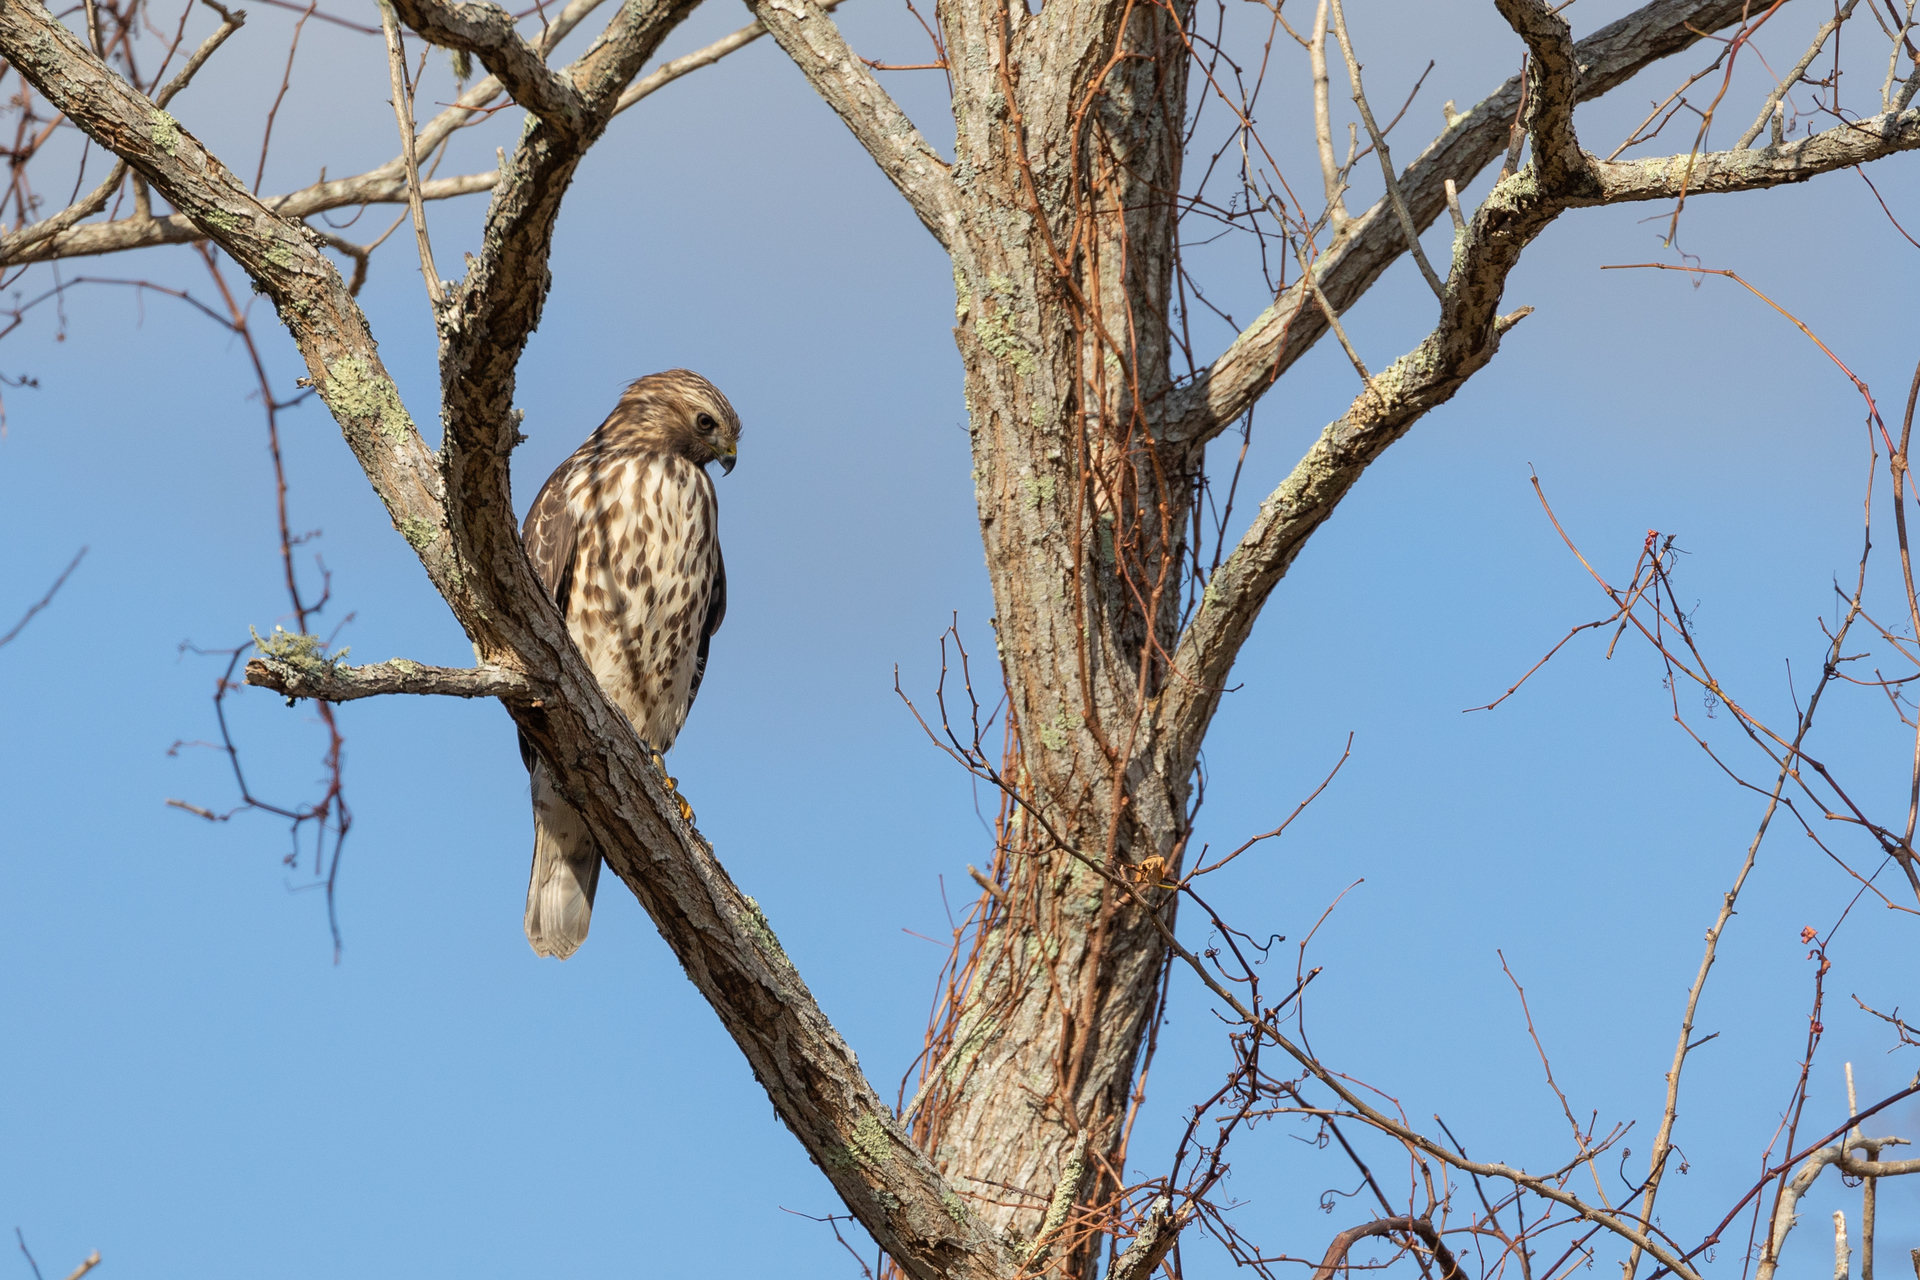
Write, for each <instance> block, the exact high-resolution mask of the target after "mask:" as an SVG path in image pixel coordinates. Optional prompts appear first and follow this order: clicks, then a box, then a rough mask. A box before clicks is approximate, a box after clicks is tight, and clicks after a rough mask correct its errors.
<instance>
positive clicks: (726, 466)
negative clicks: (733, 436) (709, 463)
mask: <svg viewBox="0 0 1920 1280" xmlns="http://www.w3.org/2000/svg"><path fill="white" fill-rule="evenodd" d="M739 460H740V451H739V450H738V449H737V448H736V449H731V450H729V451H728V452H726V453H720V454H715V455H714V461H715V462H718V463H719V464H720V474H721V475H723V476H730V475H732V474H733V464H734V463H736V462H738V461H739Z"/></svg>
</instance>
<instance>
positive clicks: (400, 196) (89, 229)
mask: <svg viewBox="0 0 1920 1280" xmlns="http://www.w3.org/2000/svg"><path fill="white" fill-rule="evenodd" d="M135 180H136V181H137V182H139V181H144V180H143V179H137V178H136V179H135ZM499 180H500V174H499V172H498V171H496V170H489V171H488V172H486V173H469V174H463V175H461V176H460V177H457V178H434V179H430V180H428V181H426V182H422V183H421V184H420V198H421V199H423V200H451V199H453V198H454V197H456V196H465V195H473V194H476V193H478V192H481V191H491V190H493V188H494V185H495V184H496V183H497V182H499ZM406 202H407V180H406V178H405V176H403V175H401V176H385V175H381V174H380V172H379V170H374V171H372V172H369V173H364V174H360V175H359V176H357V177H352V178H337V179H334V180H332V181H329V182H322V183H316V184H315V185H313V186H311V187H306V188H303V189H302V190H300V191H295V192H291V193H289V194H287V195H283V196H270V197H267V198H264V199H262V200H261V201H260V205H261V207H263V208H265V209H269V210H271V211H273V212H275V213H278V214H281V215H283V216H285V217H288V218H309V217H312V216H313V215H314V214H316V213H325V212H326V211H327V210H329V209H342V208H346V207H348V206H350V205H360V204H405V203H406ZM103 203H104V202H103ZM316 234H318V233H316ZM205 239H207V233H206V232H205V231H203V230H201V229H200V227H199V225H198V224H196V223H195V222H194V221H193V219H191V218H189V217H187V216H186V215H185V214H183V213H175V214H169V215H168V216H166V217H164V218H154V217H141V216H138V214H137V213H136V216H134V217H131V218H120V219H116V220H115V221H113V222H91V223H87V224H86V225H84V226H78V227H71V228H69V229H67V230H65V231H61V232H57V233H56V234H54V235H52V236H49V237H47V238H46V239H45V240H42V241H41V242H40V243H38V244H35V245H30V246H29V247H28V248H26V249H24V250H22V251H21V252H19V253H18V254H17V255H13V254H6V253H5V252H4V249H3V248H0V262H3V263H5V264H6V265H8V266H15V265H19V264H22V263H28V262H47V261H50V260H52V259H56V258H86V257H93V256H95V255H98V254H103V253H119V252H121V251H122V250H125V249H146V248H150V247H152V246H154V245H162V244H194V243H197V242H199V241H201V240H205ZM0 245H4V242H0Z"/></svg>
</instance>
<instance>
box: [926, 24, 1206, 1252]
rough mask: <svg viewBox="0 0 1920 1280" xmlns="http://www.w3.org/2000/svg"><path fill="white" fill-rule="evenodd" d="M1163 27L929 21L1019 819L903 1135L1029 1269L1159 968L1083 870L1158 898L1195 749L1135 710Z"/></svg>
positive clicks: (1154, 591)
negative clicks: (1025, 1249)
mask: <svg viewBox="0 0 1920 1280" xmlns="http://www.w3.org/2000/svg"><path fill="white" fill-rule="evenodd" d="M1186 11H1187V10H1186V7H1185V6H1184V5H1183V6H1180V7H1179V8H1178V9H1177V10H1176V11H1173V12H1170V11H1169V10H1168V9H1166V8H1163V7H1158V6H1148V5H1142V6H1139V7H1137V8H1133V9H1132V10H1131V11H1130V12H1128V11H1126V10H1123V9H1120V8H1119V7H1118V6H1087V7H1085V8H1084V9H1083V8H1081V7H1077V6H1052V5H1050V6H1048V7H1047V8H1046V9H1044V10H1042V12H1041V13H1039V14H1036V15H1027V14H1025V13H1023V12H1021V11H1020V10H1018V9H1016V10H1014V11H1012V13H1011V14H1010V15H1006V16H1005V18H1004V21H1005V23H1006V25H1005V26H1004V27H1003V26H1002V25H1001V24H1002V21H1003V14H1004V12H1005V11H1002V10H999V9H997V7H995V6H993V5H991V4H984V5H976V6H968V5H952V6H948V7H947V8H945V9H944V10H943V13H942V18H943V22H944V25H945V29H946V38H947V44H948V48H949V51H950V52H949V64H950V66H951V68H952V71H953V75H954V78H955V85H956V91H955V114H956V117H957V119H958V122H959V138H958V146H957V155H956V159H955V165H954V173H955V178H956V186H957V187H958V190H959V193H960V200H959V204H960V216H959V228H958V230H959V235H958V236H957V237H956V241H955V243H954V245H953V246H952V247H953V250H954V262H955V269H954V282H955V288H956V292H957V295H958V305H957V308H956V310H957V318H958V321H959V324H958V327H957V328H956V330H955V337H956V340H957V341H958V343H959V346H960V351H961V355H962V357H963V359H964V361H965V366H966V389H967V406H968V418H969V425H970V430H971V433H972V439H973V458H974V477H975V481H976V485H977V497H978V502H979V511H980V524H981V532H982V536H983V538H984V540H985V544H986V553H987V563H988V567H989V571H990V573H991V576H992V583H993V591H994V599H995V604H996V608H997V616H996V618H995V620H994V626H995V629H996V632H997V638H998V647H999V652H1000V660H1001V664H1002V668H1003V671H1004V674H1005V679H1006V683H1007V689H1008V693H1009V698H1010V716H1011V719H1012V724H1013V726H1014V732H1013V733H1012V734H1011V735H1010V736H1009V745H1008V748H1007V753H1006V758H1005V763H1004V766H1003V767H1002V770H1001V773H1002V776H1003V777H1005V778H1006V779H1007V780H1008V781H1009V783H1010V784H1011V786H1012V788H1013V790H1014V791H1015V792H1016V793H1017V794H1018V795H1019V796H1020V797H1021V801H1022V803H1021V804H1020V805H1019V806H1018V808H1017V809H1016V810H1015V811H1014V813H1013V814H1012V816H1011V820H1010V821H1008V822H1006V823H1003V833H1004V837H1003V840H1002V848H1001V849H1000V850H999V851H998V852H999V856H998V859H997V866H996V874H997V875H998V877H999V879H1000V881H1001V884H1002V885H1003V887H1004V896H995V895H991V894H990V895H988V896H987V897H986V898H984V899H983V900H982V903H981V912H982V916H981V921H980V927H979V930H978V934H977V936H976V939H975V951H974V955H973V957H972V965H971V974H972V979H971V983H970V986H969V989H968V990H967V992H966V994H965V997H964V999H963V1000H962V1001H961V1002H959V1004H958V1006H957V1007H955V1008H953V1009H951V1010H949V1015H948V1020H947V1026H946V1027H945V1028H944V1029H943V1035H942V1037H941V1041H940V1043H941V1044H942V1045H943V1046H944V1047H943V1048H942V1049H941V1050H940V1054H941V1056H943V1057H944V1059H945V1060H944V1061H943V1062H932V1061H930V1063H929V1069H930V1070H932V1069H935V1068H937V1069H939V1070H940V1072H941V1074H940V1076H939V1077H938V1079H937V1080H936V1081H935V1083H934V1084H933V1086H932V1088H931V1089H930V1090H929V1096H928V1098H927V1106H926V1108H925V1111H924V1112H923V1116H924V1118H923V1120H922V1123H921V1126H920V1128H919V1130H918V1131H917V1136H919V1137H920V1138H921V1139H922V1141H923V1142H925V1143H926V1144H927V1149H928V1150H929V1152H930V1153H931V1154H932V1155H933V1157H934V1161H935V1165H936V1167H938V1168H940V1169H941V1170H942V1171H943V1172H944V1173H946V1174H947V1175H948V1176H949V1177H950V1178H952V1179H954V1180H955V1182H956V1185H957V1186H958V1187H959V1188H960V1190H961V1191H962V1193H963V1194H968V1195H970V1196H974V1197H978V1199H977V1200H976V1204H977V1205H978V1207H979V1210H980V1212H981V1213H982V1215H983V1216H984V1217H985V1218H986V1219H987V1220H988V1221H989V1222H990V1223H991V1224H992V1225H995V1226H997V1227H1001V1228H1004V1229H1007V1230H1009V1231H1011V1232H1013V1233H1014V1234H1015V1235H1016V1236H1017V1237H1019V1238H1021V1239H1024V1240H1026V1241H1028V1242H1029V1244H1030V1245H1033V1246H1036V1252H1035V1255H1034V1256H1035V1257H1036V1258H1037V1257H1038V1250H1039V1249H1046V1250H1047V1251H1048V1252H1051V1253H1055V1254H1065V1253H1070V1252H1076V1251H1079V1250H1076V1247H1075V1241H1076V1240H1078V1239H1082V1238H1084V1235H1085V1233H1083V1232H1082V1233H1076V1232H1073V1231H1072V1230H1071V1228H1070V1227H1066V1226H1065V1225H1063V1223H1062V1221H1061V1219H1060V1214H1061V1211H1062V1210H1064V1209H1065V1207H1066V1206H1067V1205H1068V1204H1069V1203H1070V1202H1071V1200H1072V1199H1073V1198H1075V1197H1077V1198H1078V1199H1080V1200H1081V1201H1083V1202H1086V1203H1090V1204H1091V1203H1098V1202H1100V1201H1101V1200H1104V1199H1108V1198H1110V1196H1111V1193H1112V1192H1113V1191H1116V1190H1117V1189H1118V1186H1119V1180H1118V1174H1119V1170H1120V1168H1121V1167H1122V1164H1123V1158H1124V1145H1125V1137H1126V1129H1127V1125H1126V1119H1127V1111H1128V1096H1129V1092H1130V1090H1131V1087H1132V1082H1133V1078H1134V1073H1135V1070H1134V1069H1135V1064H1136V1062H1137V1061H1138V1059H1139V1057H1140V1051H1141V1045H1142V1042H1143V1038H1144V1035H1145V1032H1146V1030H1147V1027H1148V1025H1149V1023H1150V1021H1151V1020H1152V1014H1153V1010H1154V1007H1155V999H1156V993H1157V991H1158V989H1159V986H1160V978H1161V974H1162V962H1163V958H1164V947H1163V945H1162V942H1161V939H1160V936H1159V933H1158V931H1157V930H1156V929H1155V928H1154V927H1153V925H1152V923H1151V922H1150V921H1149V920H1147V919H1146V918H1145V916H1144V914H1143V913H1142V912H1141V911H1140V910H1139V909H1138V908H1137V907H1132V906H1129V905H1128V904H1126V903H1125V902H1124V900H1123V899H1124V895H1123V894H1121V893H1119V892H1118V891H1116V890H1115V889H1114V888H1113V887H1111V886H1110V885H1108V884H1106V883H1105V882H1104V881H1103V880H1102V879H1101V878H1100V877H1099V876H1098V875H1096V874H1094V872H1093V871H1092V870H1091V869H1090V867H1089V866H1088V865H1086V863H1089V862H1090V863H1093V864H1097V865H1101V866H1106V867H1109V868H1112V869H1121V868H1123V867H1127V868H1132V869H1133V870H1131V871H1129V872H1127V873H1128V874H1132V875H1134V876H1135V878H1138V879H1141V880H1143V881H1146V882H1157V881H1158V880H1159V879H1160V878H1161V877H1160V875H1158V874H1153V871H1154V869H1155V868H1160V867H1165V868H1172V867H1176V866H1177V865H1178V864H1179V861H1180V857H1181V853H1182V850H1183V847H1184V842H1185V838H1186V832H1187V823H1188V801H1189V794H1190V777H1191V773H1192V762H1193V755H1192V752H1191V750H1190V749H1188V747H1187V745H1186V744H1178V743H1169V742H1166V741H1164V740H1163V735H1162V734H1161V733H1160V731H1159V729H1160V726H1159V725H1158V724H1157V723H1156V718H1155V714H1154V713H1155V705H1156V697H1157V695H1158V693H1159V692H1160V686H1161V684H1162V682H1163V681H1164V680H1165V678H1166V674H1167V671H1168V656H1169V655H1170V654H1171V653H1172V652H1173V650H1174V647H1175V644H1176V642H1177V640H1178V636H1179V626H1180V622H1181V613H1182V595H1181V591H1182V587H1183V584H1184V582H1185V577H1184V575H1183V573H1182V568H1183V562H1184V559H1185V557H1186V556H1187V554H1188V540H1187V537H1186V527H1187V521H1188V519H1189V513H1190V510H1191V506H1192V502H1193V498H1194V494H1195V491H1196V486H1197V484H1198V480H1199V467H1200V461H1201V450H1200V449H1199V448H1195V447H1185V448H1181V447H1163V446H1161V445H1159V444H1157V443H1156V440H1155V431H1154V425H1153V424H1154V417H1153V415H1154V413H1155V410H1156V407H1157V406H1158V405H1159V404H1160V403H1161V402H1162V401H1163V399H1164V397H1165V395H1166V392H1167V390H1168V388H1169V387H1170V385H1171V374H1170V362H1169V349H1170V347H1169V332H1168V328H1167V320H1166V317H1167V315H1168V313H1169V302H1170V299H1171V293H1172V288H1173V272H1174V266H1175V259H1176V254H1177V241H1176V227H1175V224H1176V217H1175V215H1176V212H1177V204H1176V201H1175V198H1174V197H1175V194H1176V193H1177V191H1178V189H1179V179H1180V161H1181V143H1182V138H1183V132H1184V131H1183V128H1182V123H1183V113H1184V109H1185V101H1186V69H1187V64H1188V58H1187V53H1186V50H1185V47H1184V43H1183V35H1182V32H1181V31H1180V29H1179V26H1178V23H1179V22H1180V21H1183V20H1184V15H1185V13H1186ZM1102 21H1104V22H1106V23H1109V24H1115V25H1109V26H1107V27H1098V26H1084V25H1075V24H1090V23H1099V22H1102ZM1156 859H1157V860H1158V861H1153V860H1156ZM1143 864H1144V867H1143ZM1163 909H1164V910H1165V911H1166V912H1167V913H1168V916H1169V920H1170V916H1171V911H1172V904H1171V902H1170V901H1169V902H1168V903H1167V904H1166V906H1165V907H1164V908H1163ZM931 1056H932V1055H930V1057H931ZM1011 1081H1019V1082H1020V1085H1019V1086H1018V1087H1009V1082H1011ZM1083 1134H1084V1135H1085V1140H1084V1144H1082V1135H1083ZM1081 1150H1083V1151H1084V1153H1085V1154H1084V1159H1077V1158H1075V1155H1074V1153H1075V1152H1076V1151H1081ZM1063 1183H1064V1184H1066V1185H1064V1186H1063V1185H1062V1184H1063ZM1076 1184H1077V1185H1076ZM1063 1195H1064V1197H1065V1198H1063ZM1049 1210H1051V1212H1049ZM1043 1233H1044V1234H1045V1235H1046V1236H1047V1239H1046V1240H1044V1241H1036V1240H1035V1237H1036V1236H1038V1235H1040V1234H1043ZM1082 1252H1083V1251H1082ZM1081 1261H1082V1265H1084V1264H1085V1263H1086V1262H1087V1261H1090V1257H1083V1258H1082V1260H1081Z"/></svg>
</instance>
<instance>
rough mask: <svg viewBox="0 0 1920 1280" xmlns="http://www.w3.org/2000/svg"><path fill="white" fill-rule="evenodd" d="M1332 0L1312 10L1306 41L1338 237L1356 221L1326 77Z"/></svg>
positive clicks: (1316, 128)
mask: <svg viewBox="0 0 1920 1280" xmlns="http://www.w3.org/2000/svg"><path fill="white" fill-rule="evenodd" d="M1331 5H1332V0H1320V3H1319V5H1318V7H1316V8H1315V9H1314V11H1313V35H1312V36H1311V37H1309V38H1308V41H1307V60H1308V63H1309V65H1310V66H1311V68H1312V71H1313V137H1314V142H1315V144H1316V145H1317V146H1318V147H1319V148H1320V181H1321V184H1322V185H1323V186H1325V187H1326V189H1327V222H1328V223H1329V224H1330V225H1331V226H1332V227H1333V233H1334V235H1335V236H1336V237H1337V236H1339V235H1340V234H1341V233H1342V232H1344V231H1345V230H1346V228H1347V224H1348V223H1350V222H1352V221H1353V215H1352V214H1350V213H1348V212H1347V199H1346V190H1347V188H1346V183H1345V182H1344V181H1342V179H1341V174H1340V160H1339V157H1338V156H1336V155H1334V153H1333V103H1332V101H1331V94H1330V93H1329V85H1328V77H1327V16H1328V12H1329V10H1330V8H1331Z"/></svg>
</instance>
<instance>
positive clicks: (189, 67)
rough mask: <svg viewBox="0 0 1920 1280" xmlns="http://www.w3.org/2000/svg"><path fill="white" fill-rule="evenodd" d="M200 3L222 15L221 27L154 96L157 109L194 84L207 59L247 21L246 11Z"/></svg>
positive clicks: (205, 1)
mask: <svg viewBox="0 0 1920 1280" xmlns="http://www.w3.org/2000/svg"><path fill="white" fill-rule="evenodd" d="M200 2H201V3H202V4H204V5H206V6H207V7H208V8H209V9H212V10H213V11H214V12H215V13H217V14H219V15H220V25H219V26H218V27H216V28H215V29H214V32H213V34H212V35H210V36H208V37H207V38H206V39H205V40H202V41H201V42H200V47H199V48H198V49H195V50H194V51H193V56H192V57H190V58H188V59H187V64H186V65H185V66H184V67H181V68H180V72H179V74H178V75H176V76H174V78H173V79H171V80H169V81H167V83H166V85H165V86H164V87H163V88H162V89H161V90H160V92H159V93H157V94H155V95H154V96H153V104H154V105H155V106H157V107H164V106H166V105H167V104H168V103H169V102H172V101H173V99H174V97H175V96H176V95H177V94H178V93H179V92H180V91H181V90H182V89H184V88H186V87H187V86H188V85H189V84H192V83H193V77H194V75H195V74H196V73H197V72H198V71H199V70H200V68H201V67H204V66H206V65H207V59H208V58H211V57H212V56H213V52H214V50H216V49H218V48H219V47H220V46H221V45H223V44H225V43H226V42H227V37H228V36H230V35H232V34H233V33H234V32H236V31H238V30H239V29H240V28H241V27H242V26H243V25H244V24H245V23H246V21H247V14H246V11H245V10H244V9H228V8H226V7H225V6H224V5H221V4H218V3H216V2H215V0H200Z"/></svg>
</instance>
